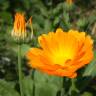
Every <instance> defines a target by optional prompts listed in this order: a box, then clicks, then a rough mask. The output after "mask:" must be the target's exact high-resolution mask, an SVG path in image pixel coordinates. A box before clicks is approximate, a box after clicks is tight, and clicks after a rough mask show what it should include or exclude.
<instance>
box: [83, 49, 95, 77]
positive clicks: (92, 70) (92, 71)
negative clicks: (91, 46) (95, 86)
mask: <svg viewBox="0 0 96 96" xmlns="http://www.w3.org/2000/svg"><path fill="white" fill-rule="evenodd" d="M95 58H96V51H94V60H93V61H92V62H91V63H90V64H89V65H88V66H87V67H86V69H85V71H84V73H83V76H92V77H94V76H96V59H95Z"/></svg>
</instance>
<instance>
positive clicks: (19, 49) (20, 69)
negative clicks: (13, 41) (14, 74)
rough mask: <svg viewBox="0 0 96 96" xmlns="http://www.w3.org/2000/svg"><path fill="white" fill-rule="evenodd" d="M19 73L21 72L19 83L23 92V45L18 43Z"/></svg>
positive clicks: (22, 95)
mask: <svg viewBox="0 0 96 96" xmlns="http://www.w3.org/2000/svg"><path fill="white" fill-rule="evenodd" d="M18 73H19V85H20V94H21V96H24V94H23V84H22V77H23V76H22V64H21V45H19V44H18Z"/></svg>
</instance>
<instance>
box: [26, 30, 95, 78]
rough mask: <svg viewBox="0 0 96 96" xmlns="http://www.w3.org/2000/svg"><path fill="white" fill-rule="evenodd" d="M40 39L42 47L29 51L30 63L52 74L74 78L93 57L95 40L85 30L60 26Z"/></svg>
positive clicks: (33, 66)
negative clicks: (66, 30) (64, 30)
mask: <svg viewBox="0 0 96 96" xmlns="http://www.w3.org/2000/svg"><path fill="white" fill-rule="evenodd" d="M38 41H39V44H40V46H41V48H31V49H30V50H29V51H28V53H27V59H28V60H29V62H28V64H29V65H30V66H31V67H32V68H36V69H38V70H40V71H43V72H45V73H48V74H51V75H57V76H67V77H70V78H74V77H76V76H77V73H76V71H77V70H78V69H80V68H81V67H84V66H85V65H86V64H88V63H89V62H90V61H91V60H92V59H93V51H92V47H93V46H92V45H93V40H92V39H91V37H90V36H89V35H86V34H85V32H78V31H76V30H69V31H68V32H63V30H62V29H60V28H58V29H57V30H56V32H55V33H54V32H49V33H48V34H42V35H41V36H39V37H38Z"/></svg>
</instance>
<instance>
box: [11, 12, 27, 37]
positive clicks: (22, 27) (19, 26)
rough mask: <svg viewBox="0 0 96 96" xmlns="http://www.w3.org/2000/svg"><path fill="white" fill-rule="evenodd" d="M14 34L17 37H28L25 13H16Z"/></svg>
mask: <svg viewBox="0 0 96 96" xmlns="http://www.w3.org/2000/svg"><path fill="white" fill-rule="evenodd" d="M12 36H13V37H15V38H17V39H24V38H26V22H25V17H24V14H20V13H16V15H15V21H14V28H13V30H12Z"/></svg>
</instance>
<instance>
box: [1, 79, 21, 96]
mask: <svg viewBox="0 0 96 96" xmlns="http://www.w3.org/2000/svg"><path fill="white" fill-rule="evenodd" d="M13 94H14V96H20V95H19V93H18V92H17V91H16V90H15V89H14V88H13V86H12V84H10V83H8V82H6V81H4V80H0V96H13Z"/></svg>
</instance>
